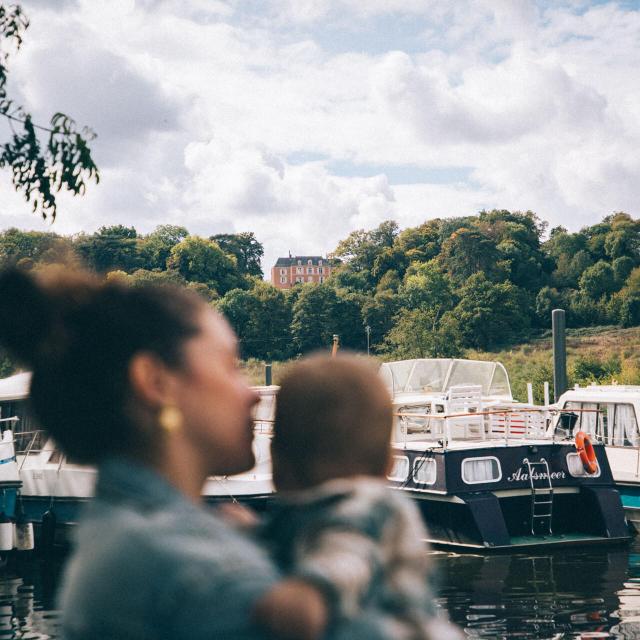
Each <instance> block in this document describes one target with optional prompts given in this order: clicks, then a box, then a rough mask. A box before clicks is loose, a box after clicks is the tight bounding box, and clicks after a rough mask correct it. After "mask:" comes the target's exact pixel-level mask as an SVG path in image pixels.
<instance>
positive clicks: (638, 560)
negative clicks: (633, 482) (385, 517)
mask: <svg viewBox="0 0 640 640" xmlns="http://www.w3.org/2000/svg"><path fill="white" fill-rule="evenodd" d="M432 557H433V564H434V566H435V568H436V570H437V572H438V575H439V581H440V595H439V602H440V604H441V605H442V606H443V607H444V608H446V609H447V610H448V611H449V614H450V616H451V618H452V619H453V620H454V621H455V622H457V623H458V624H459V625H460V626H462V627H464V628H465V632H466V634H467V635H468V636H469V637H470V638H584V639H586V638H625V639H632V638H633V639H636V638H638V639H640V539H636V541H635V542H634V543H633V545H632V546H630V547H622V548H615V549H613V548H612V549H608V550H605V549H598V548H583V549H573V550H570V549H565V550H557V551H555V552H554V553H535V554H512V555H493V556H482V555H475V554H453V553H440V552H434V553H433V556H432ZM58 576H59V567H51V566H46V567H45V566H43V565H42V564H41V563H40V562H38V561H35V560H32V561H28V562H26V561H25V562H20V563H18V564H16V565H14V566H11V567H7V568H5V569H2V570H0V640H4V639H8V638H16V639H17V638H20V639H22V640H35V639H45V638H57V637H59V634H58V615H57V613H56V611H55V609H54V599H55V589H56V586H57V583H58Z"/></svg>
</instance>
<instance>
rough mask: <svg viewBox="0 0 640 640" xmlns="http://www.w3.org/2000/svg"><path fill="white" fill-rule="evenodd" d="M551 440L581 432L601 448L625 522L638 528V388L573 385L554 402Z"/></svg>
mask: <svg viewBox="0 0 640 640" xmlns="http://www.w3.org/2000/svg"><path fill="white" fill-rule="evenodd" d="M556 408H557V409H558V415H557V417H556V419H555V420H554V421H553V424H552V425H551V429H550V435H551V436H552V437H554V436H555V437H563V436H566V435H569V436H571V435H575V433H576V432H577V431H583V432H585V433H587V434H589V436H590V437H591V438H592V439H593V441H594V442H598V443H600V444H601V445H603V446H604V448H605V451H606V452H607V458H608V459H609V464H610V466H611V471H612V474H613V479H614V482H615V484H616V487H617V489H618V491H619V492H620V496H621V498H622V504H623V505H624V510H625V513H626V516H627V519H628V520H629V521H630V522H631V523H632V525H633V526H634V527H635V528H636V529H640V431H639V430H638V416H639V415H640V386H634V385H597V384H591V385H588V386H586V387H579V386H576V387H575V388H574V389H569V390H568V391H565V393H563V394H562V395H561V396H560V398H559V399H558V402H557V403H556Z"/></svg>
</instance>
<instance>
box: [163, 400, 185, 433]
mask: <svg viewBox="0 0 640 640" xmlns="http://www.w3.org/2000/svg"><path fill="white" fill-rule="evenodd" d="M158 424H159V425H160V428H161V429H162V430H163V431H164V432H165V433H175V432H176V431H180V430H181V429H182V425H183V424H184V416H183V415H182V411H180V409H178V407H176V405H175V404H165V405H164V407H162V409H160V413H159V414H158Z"/></svg>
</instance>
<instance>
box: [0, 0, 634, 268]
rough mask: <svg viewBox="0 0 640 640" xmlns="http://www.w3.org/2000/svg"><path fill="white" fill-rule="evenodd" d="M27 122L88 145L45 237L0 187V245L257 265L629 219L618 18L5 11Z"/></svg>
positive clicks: (586, 9) (340, 2)
mask: <svg viewBox="0 0 640 640" xmlns="http://www.w3.org/2000/svg"><path fill="white" fill-rule="evenodd" d="M22 5H23V7H24V8H25V10H26V11H27V13H28V15H29V17H30V19H31V26H30V28H29V30H28V33H27V35H26V39H25V45H24V47H23V48H22V49H21V51H20V53H19V54H18V55H17V56H16V57H15V58H14V59H13V61H12V63H11V67H10V75H11V78H12V88H13V91H14V92H15V93H16V94H17V95H18V96H19V98H20V99H21V100H22V101H23V102H24V104H25V106H26V107H27V108H29V109H31V110H32V112H33V113H34V115H35V117H36V118H37V119H38V120H39V121H45V122H46V121H47V120H48V118H49V117H50V116H51V115H52V113H53V112H54V111H58V110H60V111H64V112H66V113H68V114H69V115H71V116H73V117H74V118H75V119H76V120H77V121H78V122H79V123H82V124H88V125H91V126H92V127H93V128H94V129H95V130H96V132H97V133H98V136H99V137H98V139H97V140H96V141H95V142H94V143H93V148H94V155H95V159H96V161H97V163H98V165H99V167H100V169H101V178H102V179H101V182H100V185H99V186H95V185H92V186H91V187H90V189H89V192H88V194H87V196H86V197H84V198H82V199H78V198H75V199H71V198H63V199H62V200H61V203H60V207H59V213H58V219H57V221H56V222H55V224H54V225H53V227H48V226H47V225H45V224H43V223H42V222H41V221H40V220H39V219H38V217H37V216H36V215H34V214H31V213H30V209H29V207H28V205H26V204H24V203H23V202H22V200H21V199H20V197H19V196H17V195H16V194H14V193H13V191H12V189H11V186H10V183H9V180H8V177H7V176H3V177H0V195H1V197H2V203H3V206H2V208H1V211H0V227H2V228H5V227H8V226H12V225H13V226H19V227H21V228H25V229H45V228H49V229H52V230H54V231H57V232H59V233H74V232H77V231H80V230H85V231H89V232H91V231H94V230H96V229H97V228H98V227H99V226H101V225H103V224H117V223H122V224H126V225H134V226H135V227H136V228H137V229H138V231H140V232H149V231H151V230H153V228H154V227H155V226H156V225H158V224H165V223H172V224H183V225H185V226H186V227H187V228H188V229H189V230H190V231H191V232H192V233H198V234H202V235H210V234H213V233H220V232H235V231H245V230H250V231H254V232H255V234H256V236H257V237H258V239H259V240H260V241H261V242H262V243H263V244H264V245H265V250H266V256H265V258H266V259H265V267H269V266H270V263H271V262H272V261H273V260H274V258H275V257H276V256H277V255H286V253H287V252H288V251H289V250H291V251H292V252H293V253H298V254H305V253H306V254H308V253H314V254H316V253H318V254H319V253H326V252H327V251H331V250H332V249H333V248H335V246H336V244H337V242H338V241H339V240H340V239H341V238H344V237H345V236H346V235H347V234H348V233H349V232H350V231H352V230H354V229H358V228H371V227H374V226H375V225H377V224H378V223H379V222H381V221H383V220H386V219H389V218H393V219H395V220H397V221H398V222H399V223H400V225H401V226H402V227H406V226H412V225H415V224H418V223H420V222H422V221H424V220H425V219H428V218H433V217H436V216H456V215H468V214H473V213H476V212H477V211H479V210H480V209H483V208H493V207H499V208H507V209H512V210H515V209H520V210H526V209H532V210H534V211H536V212H537V213H538V214H539V215H540V216H541V217H542V218H543V219H546V220H548V221H549V222H550V224H551V225H552V226H554V225H557V224H563V225H565V226H567V227H569V228H570V229H577V228H579V227H580V226H582V225H584V224H589V223H593V222H595V221H597V220H598V219H600V218H601V217H602V216H604V215H606V214H608V213H611V212H612V211H616V210H624V211H627V212H629V213H630V214H632V215H634V216H640V210H639V206H638V204H639V203H640V153H638V149H639V148H640V74H639V73H638V69H640V7H639V3H638V2H596V1H592V2H587V1H586V0H585V1H582V0H571V1H566V2H553V1H551V2H541V1H539V2H535V1H533V0H531V1H529V0H455V1H454V2H450V1H448V0H110V1H109V2H96V1H95V0H64V1H63V0H48V1H45V0H23V2H22Z"/></svg>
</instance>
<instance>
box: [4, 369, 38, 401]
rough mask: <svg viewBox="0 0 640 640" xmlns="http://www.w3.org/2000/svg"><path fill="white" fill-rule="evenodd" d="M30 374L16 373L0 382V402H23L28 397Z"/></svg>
mask: <svg viewBox="0 0 640 640" xmlns="http://www.w3.org/2000/svg"><path fill="white" fill-rule="evenodd" d="M30 384H31V373H29V372H25V373H17V374H16V375H14V376H10V377H9V378H4V379H2V380H0V402H7V401H10V400H24V399H25V398H27V397H28V396H29V385H30Z"/></svg>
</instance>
